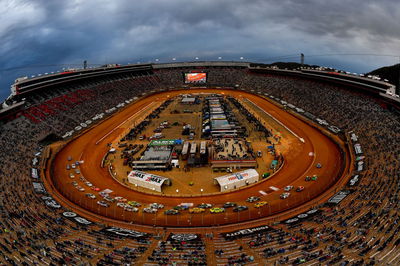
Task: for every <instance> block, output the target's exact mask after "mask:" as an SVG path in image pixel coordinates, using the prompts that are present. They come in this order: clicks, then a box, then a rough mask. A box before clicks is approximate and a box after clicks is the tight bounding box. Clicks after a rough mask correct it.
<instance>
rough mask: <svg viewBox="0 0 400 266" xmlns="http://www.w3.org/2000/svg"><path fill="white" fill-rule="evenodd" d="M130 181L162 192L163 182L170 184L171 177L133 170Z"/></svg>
mask: <svg viewBox="0 0 400 266" xmlns="http://www.w3.org/2000/svg"><path fill="white" fill-rule="evenodd" d="M128 181H129V183H131V184H134V185H137V186H139V187H144V188H147V189H150V190H154V191H158V192H161V187H162V185H163V184H166V185H169V184H170V180H169V178H166V177H162V176H158V175H153V174H149V173H145V172H141V171H136V170H133V171H131V172H130V173H129V175H128Z"/></svg>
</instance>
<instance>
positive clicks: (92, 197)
mask: <svg viewBox="0 0 400 266" xmlns="http://www.w3.org/2000/svg"><path fill="white" fill-rule="evenodd" d="M85 196H86V197H88V198H91V199H95V198H96V196H95V195H93V194H92V193H86V194H85Z"/></svg>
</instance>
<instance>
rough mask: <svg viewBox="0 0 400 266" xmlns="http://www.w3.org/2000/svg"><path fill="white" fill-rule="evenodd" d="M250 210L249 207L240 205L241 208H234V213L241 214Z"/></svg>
mask: <svg viewBox="0 0 400 266" xmlns="http://www.w3.org/2000/svg"><path fill="white" fill-rule="evenodd" d="M248 209H249V207H247V206H244V205H239V206H236V207H235V208H233V211H234V212H241V211H245V210H248Z"/></svg>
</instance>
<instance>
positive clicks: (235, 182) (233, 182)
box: [214, 169, 259, 192]
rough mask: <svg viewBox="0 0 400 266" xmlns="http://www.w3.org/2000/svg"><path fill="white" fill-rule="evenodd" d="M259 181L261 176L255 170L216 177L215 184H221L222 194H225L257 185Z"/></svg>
mask: <svg viewBox="0 0 400 266" xmlns="http://www.w3.org/2000/svg"><path fill="white" fill-rule="evenodd" d="M258 180H259V175H258V173H257V171H256V170H254V169H247V170H245V171H242V172H237V173H233V174H229V175H224V176H220V177H216V178H214V184H215V185H217V184H219V185H220V187H221V192H223V191H227V190H231V189H235V188H239V187H242V186H245V185H248V184H252V183H256V182H257V181H258Z"/></svg>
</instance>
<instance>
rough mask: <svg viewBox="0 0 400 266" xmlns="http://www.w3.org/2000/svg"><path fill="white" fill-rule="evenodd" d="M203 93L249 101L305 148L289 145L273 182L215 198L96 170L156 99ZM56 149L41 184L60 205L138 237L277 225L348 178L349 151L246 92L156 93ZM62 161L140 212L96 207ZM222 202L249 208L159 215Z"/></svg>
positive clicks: (307, 125) (87, 191) (319, 199)
mask: <svg viewBox="0 0 400 266" xmlns="http://www.w3.org/2000/svg"><path fill="white" fill-rule="evenodd" d="M201 92H206V93H224V94H225V95H231V96H234V97H245V98H247V99H250V100H251V101H252V102H254V103H255V104H257V105H258V106H259V107H260V108H262V109H263V110H265V111H267V112H268V113H270V114H271V113H272V114H273V115H274V117H275V118H276V119H278V120H279V121H281V122H282V123H283V124H284V125H286V126H287V127H288V128H289V129H291V130H292V131H293V132H294V133H295V134H297V135H298V136H299V137H300V138H303V139H304V140H305V143H301V142H300V141H298V142H299V144H298V145H296V146H295V147H296V152H288V153H287V154H285V153H284V154H283V155H284V158H285V163H284V165H283V167H282V168H281V169H280V170H279V171H278V172H277V173H275V174H274V175H273V176H272V177H271V178H269V179H266V180H264V181H261V182H259V183H257V184H256V185H252V186H248V187H244V188H242V189H239V190H235V191H232V192H228V193H221V194H217V195H215V194H212V195H211V194H210V195H196V196H193V197H180V196H179V195H176V196H161V195H154V194H146V193H143V192H138V191H134V190H131V189H129V188H126V187H124V186H122V185H120V184H119V183H118V182H117V181H115V180H114V179H113V178H112V177H111V175H110V173H109V172H108V169H107V167H104V168H102V167H101V161H102V158H103V156H104V155H105V153H106V152H107V150H108V149H109V147H108V146H107V143H110V142H113V141H116V140H117V138H119V137H120V134H121V132H122V131H123V130H124V124H123V122H124V121H126V120H127V119H128V118H130V117H131V116H132V115H133V114H135V113H136V112H138V111H140V110H141V109H142V108H145V107H146V106H148V105H149V104H151V103H152V102H154V101H156V100H157V101H164V100H166V99H168V97H174V96H176V95H179V94H185V93H186V94H187V93H201ZM334 138H335V140H336V141H337V142H338V143H339V144H340V146H342V149H343V150H345V145H344V143H343V142H342V141H340V140H339V138H337V137H335V136H334ZM296 140H297V139H296ZM96 143H97V144H96ZM62 144H63V146H62V148H61V149H59V151H58V153H56V154H55V155H53V156H52V158H50V160H49V161H48V162H47V166H48V167H47V168H46V172H45V176H46V178H45V185H46V187H47V189H48V191H49V192H50V193H51V194H53V196H54V198H55V199H57V200H58V201H59V202H60V203H61V204H62V205H64V206H65V207H67V208H69V209H71V210H72V211H75V212H77V213H78V214H80V215H82V216H84V217H86V218H88V219H89V220H92V221H98V222H103V223H107V224H110V225H118V226H122V227H128V228H136V229H142V230H144V231H149V230H150V231H151V229H152V228H153V227H155V226H157V227H175V228H176V229H178V228H177V227H184V230H189V231H193V230H194V231H195V230H196V228H192V227H208V226H220V227H218V228H226V230H230V229H238V228H243V227H246V228H249V227H251V226H257V225H261V224H266V223H272V222H276V221H280V220H281V219H283V218H288V217H290V216H293V215H295V214H298V213H299V212H301V211H305V210H308V209H309V208H310V207H312V206H315V205H317V204H319V203H321V202H324V201H326V199H327V198H328V197H330V196H332V195H333V194H334V193H335V191H336V187H338V186H340V185H343V184H344V182H346V180H347V176H346V173H348V172H349V168H350V167H351V166H350V155H349V152H348V151H347V152H346V153H345V155H341V151H340V147H339V146H338V145H337V144H335V143H334V142H333V141H332V140H331V139H329V138H328V137H327V136H325V135H324V134H322V133H321V131H319V130H318V129H316V128H314V127H312V126H310V125H309V124H307V123H305V122H304V121H302V120H301V119H299V118H298V117H296V116H294V115H292V114H290V113H288V112H285V111H283V110H281V109H280V108H279V107H277V106H276V105H274V104H272V103H271V102H269V101H268V100H267V99H265V98H262V97H260V96H257V95H254V94H250V93H247V92H244V91H231V90H217V89H190V90H179V91H168V92H162V93H158V94H154V95H151V96H148V97H145V98H143V99H140V100H139V101H137V102H134V103H132V104H130V105H129V106H127V107H126V108H124V109H123V110H121V111H120V112H118V113H116V114H114V115H113V116H111V117H110V118H108V119H106V120H104V121H103V122H101V123H100V124H97V125H95V126H93V127H92V128H91V129H89V130H87V131H85V132H83V133H82V134H80V135H79V136H77V137H76V138H75V139H73V140H71V141H69V142H67V143H62ZM310 152H313V153H314V154H315V156H310V155H309V153H310ZM53 153H54V152H53ZM68 156H72V158H73V159H72V161H76V160H83V161H84V164H81V165H80V171H81V174H82V175H83V176H84V177H85V178H86V179H87V180H88V181H89V182H91V183H92V184H93V185H94V186H96V187H99V188H100V189H101V190H103V189H106V188H108V189H111V190H113V191H114V193H113V194H112V196H117V195H118V196H122V197H125V198H127V199H128V200H134V201H138V202H140V203H141V204H142V207H141V208H140V210H139V212H137V213H134V212H128V211H124V210H123V209H122V208H119V207H117V206H116V203H111V206H110V207H108V208H105V207H102V206H100V205H98V204H97V203H96V202H97V201H98V200H101V197H100V195H98V192H94V191H92V190H91V189H90V188H89V187H87V186H85V185H84V184H82V182H81V181H80V180H79V175H77V176H76V177H75V179H71V178H70V177H69V172H70V171H67V170H66V164H67V163H71V162H68V161H67V158H68ZM316 163H321V164H322V165H323V167H322V168H320V169H317V168H316V167H315V164H316ZM342 166H343V167H342ZM341 169H342V170H341ZM314 174H317V175H318V180H317V181H309V182H306V181H305V180H304V179H305V176H307V175H310V176H312V175H314ZM160 175H162V172H160ZM74 180H75V181H77V182H78V183H79V184H80V185H81V186H82V187H84V188H85V190H86V191H85V192H79V191H78V190H77V189H75V188H74V187H73V186H72V184H71V182H72V181H74ZM287 185H293V186H294V187H295V188H296V187H297V186H300V185H301V186H304V187H305V189H304V191H302V192H296V191H295V190H292V191H290V192H291V195H290V197H289V198H287V199H280V198H279V195H280V194H281V193H283V192H284V191H283V188H284V187H285V186H287ZM270 186H274V187H276V188H279V189H280V190H279V191H272V190H271V189H270V188H269V187H270ZM260 190H262V191H265V192H267V193H268V194H267V195H262V194H260V192H259V191H260ZM85 193H93V194H95V195H96V197H97V198H96V199H89V198H87V197H85ZM250 196H259V197H260V198H261V200H262V201H267V202H268V204H267V205H265V206H263V207H262V208H259V209H257V208H255V207H254V203H248V202H246V199H247V198H248V197H250ZM227 201H230V202H236V203H237V204H238V205H246V206H248V207H249V209H248V210H246V211H242V212H233V211H232V208H227V209H226V211H225V213H221V214H212V213H210V212H209V210H206V212H204V213H203V214H190V213H189V211H187V210H186V211H181V213H180V214H178V215H165V214H164V210H167V209H170V208H172V207H173V206H176V205H178V204H180V203H194V205H197V204H200V203H211V204H213V205H215V206H218V207H222V205H223V204H224V203H225V202H227ZM153 202H157V203H162V204H164V205H165V208H164V209H161V210H159V211H158V213H156V214H150V213H144V212H143V211H142V208H143V207H145V206H146V205H147V204H150V203H153ZM228 224H230V225H228ZM222 225H227V226H222ZM209 228H210V227H209ZM214 228H215V227H214ZM206 229H207V228H206ZM178 230H180V229H178Z"/></svg>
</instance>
